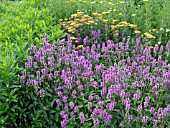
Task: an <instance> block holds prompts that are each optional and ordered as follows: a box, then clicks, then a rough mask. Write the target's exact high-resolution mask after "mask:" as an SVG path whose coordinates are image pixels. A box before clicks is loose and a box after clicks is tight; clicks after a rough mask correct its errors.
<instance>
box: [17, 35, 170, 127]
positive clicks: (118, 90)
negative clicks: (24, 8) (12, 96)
mask: <svg viewBox="0 0 170 128" xmlns="http://www.w3.org/2000/svg"><path fill="white" fill-rule="evenodd" d="M96 38H97V37H96ZM42 41H43V47H42V48H40V49H37V48H36V46H35V45H33V44H32V45H31V47H30V55H29V56H28V58H27V62H26V63H25V70H23V72H22V76H21V79H20V81H21V83H23V86H25V88H31V89H30V90H29V91H30V94H28V96H29V97H33V96H34V99H31V100H33V101H34V103H33V105H34V107H33V108H37V107H38V108H39V107H40V106H41V109H40V110H41V114H40V115H43V116H41V118H42V119H41V121H42V120H46V121H48V122H46V124H44V125H45V126H49V123H50V126H51V125H53V126H55V127H57V126H58V123H60V124H61V126H62V127H105V126H106V127H111V126H121V127H126V126H128V127H141V126H143V127H157V126H161V127H168V125H169V117H170V114H169V111H170V106H169V93H170V89H169V88H170V86H169V85H170V65H168V64H167V62H168V61H167V60H163V59H162V51H163V50H166V56H169V55H170V42H168V43H167V46H166V48H164V47H163V46H161V47H160V48H159V47H158V46H157V45H155V47H154V51H152V50H151V49H150V48H149V46H148V45H147V43H146V44H145V45H143V44H142V42H141V39H140V38H137V39H136V43H134V44H131V42H130V40H129V39H128V40H126V39H125V38H124V39H123V40H122V42H119V43H114V42H113V41H112V40H108V41H107V42H102V43H100V42H95V40H90V39H85V40H84V43H92V47H89V46H87V47H85V48H83V49H79V50H78V51H77V50H75V46H74V45H72V40H71V39H70V37H69V36H68V38H67V40H66V41H65V45H60V43H61V41H60V40H58V45H57V46H55V45H53V44H49V43H48V36H47V35H46V36H45V38H43V39H42ZM95 43H96V44H95ZM151 52H154V53H153V54H154V56H156V55H158V54H159V56H158V58H154V57H153V56H152V54H151ZM35 102H36V103H35ZM39 105H40V106H39ZM40 110H36V109H35V111H40ZM34 113H37V112H34ZM54 117H55V118H54ZM46 118H47V119H46ZM37 120H38V119H37ZM43 122H44V121H42V124H43ZM47 123H48V124H47Z"/></svg>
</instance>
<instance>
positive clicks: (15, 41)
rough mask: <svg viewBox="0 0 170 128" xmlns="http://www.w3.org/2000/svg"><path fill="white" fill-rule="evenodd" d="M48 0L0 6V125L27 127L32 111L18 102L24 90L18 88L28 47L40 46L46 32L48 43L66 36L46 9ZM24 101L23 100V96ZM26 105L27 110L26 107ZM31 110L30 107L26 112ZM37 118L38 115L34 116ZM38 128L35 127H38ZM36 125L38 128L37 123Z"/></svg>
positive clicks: (32, 0)
mask: <svg viewBox="0 0 170 128" xmlns="http://www.w3.org/2000/svg"><path fill="white" fill-rule="evenodd" d="M46 3H47V0H31V1H26V0H24V1H21V2H19V1H15V2H12V1H3V2H2V3H0V51H1V52H0V126H2V127H21V126H26V127H27V126H29V125H28V124H31V123H32V122H30V123H28V121H29V119H30V120H31V119H32V117H31V116H30V117H27V116H28V115H29V114H30V112H31V111H28V110H27V108H26V107H27V106H28V105H30V104H32V103H31V102H32V101H31V100H30V101H29V100H28V99H25V101H27V100H28V101H29V102H28V103H26V104H25V103H23V102H22V103H21V102H20V100H21V99H22V96H23V94H26V92H25V90H23V88H22V87H21V86H20V82H19V77H18V76H19V74H20V72H21V70H22V67H24V63H23V62H24V60H25V59H26V57H27V55H28V47H29V46H30V44H31V43H35V44H36V46H37V47H40V46H41V45H42V43H41V39H42V37H43V36H44V34H45V33H48V34H49V35H51V36H50V37H51V38H50V41H54V40H57V39H59V38H63V37H64V36H66V34H67V33H64V31H63V30H61V26H59V25H57V23H56V22H54V21H55V17H52V15H51V14H50V11H49V10H48V9H47V8H46ZM23 99H24V97H23ZM25 106H26V107H25ZM31 109H32V108H30V107H29V110H31ZM35 115H36V116H37V114H35ZM37 126H38V125H37ZM39 126H41V125H40V124H39Z"/></svg>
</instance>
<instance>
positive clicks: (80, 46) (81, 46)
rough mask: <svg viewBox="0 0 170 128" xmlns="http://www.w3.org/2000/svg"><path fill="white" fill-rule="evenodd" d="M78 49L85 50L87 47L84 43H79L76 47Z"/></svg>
mask: <svg viewBox="0 0 170 128" xmlns="http://www.w3.org/2000/svg"><path fill="white" fill-rule="evenodd" d="M76 49H77V50H78V49H82V50H84V49H85V48H84V46H83V45H78V46H77V47H76Z"/></svg>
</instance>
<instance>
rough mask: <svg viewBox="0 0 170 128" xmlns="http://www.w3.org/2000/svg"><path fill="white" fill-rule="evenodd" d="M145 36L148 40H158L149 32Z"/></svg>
mask: <svg viewBox="0 0 170 128" xmlns="http://www.w3.org/2000/svg"><path fill="white" fill-rule="evenodd" d="M144 35H145V36H146V38H156V37H155V36H153V35H152V34H149V33H148V32H145V33H144Z"/></svg>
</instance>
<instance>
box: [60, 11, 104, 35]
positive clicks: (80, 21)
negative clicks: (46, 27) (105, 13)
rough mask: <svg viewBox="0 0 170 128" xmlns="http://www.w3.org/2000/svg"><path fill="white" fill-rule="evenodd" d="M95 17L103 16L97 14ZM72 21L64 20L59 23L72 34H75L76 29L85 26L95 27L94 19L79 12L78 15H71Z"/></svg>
mask: <svg viewBox="0 0 170 128" xmlns="http://www.w3.org/2000/svg"><path fill="white" fill-rule="evenodd" d="M94 15H95V17H97V18H102V15H101V14H98V13H95V14H94ZM71 19H72V20H69V21H67V20H65V21H64V20H63V19H59V20H58V22H59V24H60V25H62V26H63V27H64V28H66V29H67V30H68V32H70V33H75V32H76V29H77V28H78V27H80V26H82V25H84V24H87V25H95V24H96V23H95V21H94V18H93V17H91V16H89V15H84V12H77V13H76V14H72V15H71Z"/></svg>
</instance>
